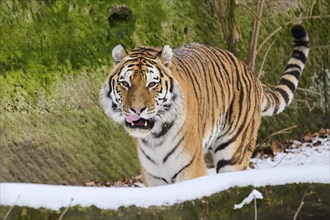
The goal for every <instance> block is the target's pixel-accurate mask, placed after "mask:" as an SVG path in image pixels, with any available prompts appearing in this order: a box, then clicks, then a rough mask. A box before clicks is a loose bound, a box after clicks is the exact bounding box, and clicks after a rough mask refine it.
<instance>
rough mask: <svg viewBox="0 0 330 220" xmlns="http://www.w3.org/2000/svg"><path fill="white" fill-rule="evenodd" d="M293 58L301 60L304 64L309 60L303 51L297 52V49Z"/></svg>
mask: <svg viewBox="0 0 330 220" xmlns="http://www.w3.org/2000/svg"><path fill="white" fill-rule="evenodd" d="M292 57H294V58H296V59H298V60H301V62H303V63H306V60H307V57H306V56H305V54H304V53H303V52H302V51H300V50H296V49H294V50H293V53H292Z"/></svg>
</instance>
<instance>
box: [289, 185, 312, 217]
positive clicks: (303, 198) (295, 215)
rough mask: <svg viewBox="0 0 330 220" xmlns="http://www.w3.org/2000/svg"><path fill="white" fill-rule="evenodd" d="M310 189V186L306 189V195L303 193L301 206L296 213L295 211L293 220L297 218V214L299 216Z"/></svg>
mask: <svg viewBox="0 0 330 220" xmlns="http://www.w3.org/2000/svg"><path fill="white" fill-rule="evenodd" d="M308 189H309V188H307V189H306V190H305V192H304V195H303V197H302V199H301V201H300V205H299V207H298V209H297V211H296V213H295V214H294V216H293V220H296V219H297V216H298V214H299V212H300V210H301V208H302V207H303V205H304V203H305V202H304V200H305V196H306V193H307V190H308Z"/></svg>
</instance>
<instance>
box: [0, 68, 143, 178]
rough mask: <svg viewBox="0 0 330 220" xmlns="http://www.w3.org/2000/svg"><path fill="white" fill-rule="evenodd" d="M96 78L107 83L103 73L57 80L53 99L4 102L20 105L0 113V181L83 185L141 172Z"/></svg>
mask: <svg viewBox="0 0 330 220" xmlns="http://www.w3.org/2000/svg"><path fill="white" fill-rule="evenodd" d="M97 74H100V75H101V76H103V77H104V78H105V72H103V71H102V70H100V71H97V72H96V73H94V74H87V73H81V74H79V75H76V76H67V77H65V78H58V79H57V81H56V83H55V85H54V89H53V92H52V93H50V94H47V92H46V91H45V90H42V89H39V94H38V95H37V96H36V98H35V99H33V100H29V99H28V98H25V97H24V96H21V97H20V98H16V99H13V101H12V102H2V103H1V104H2V106H1V107H2V109H4V108H7V109H8V108H9V107H10V106H12V105H13V102H14V105H13V106H16V107H17V106H22V108H21V110H20V111H12V112H10V111H3V112H1V116H0V130H1V133H0V140H1V142H0V148H1V161H0V166H1V173H0V177H1V181H18V182H38V183H56V184H80V185H81V184H84V183H85V182H88V181H101V182H106V181H108V180H114V179H121V178H125V177H130V176H133V175H137V174H138V173H139V168H138V162H137V157H136V153H135V149H134V147H133V146H132V143H131V138H130V137H129V136H128V135H127V133H126V132H125V131H124V130H123V128H122V127H121V126H119V125H117V124H114V123H113V122H112V121H111V120H110V119H109V118H107V117H106V116H105V114H104V113H103V109H102V108H101V107H100V105H99V101H98V91H99V89H100V87H101V84H102V80H100V79H101V78H102V77H98V75H97ZM95 76H97V77H95ZM15 95H20V94H19V93H16V94H15ZM31 103H32V104H31ZM23 107H24V108H23Z"/></svg>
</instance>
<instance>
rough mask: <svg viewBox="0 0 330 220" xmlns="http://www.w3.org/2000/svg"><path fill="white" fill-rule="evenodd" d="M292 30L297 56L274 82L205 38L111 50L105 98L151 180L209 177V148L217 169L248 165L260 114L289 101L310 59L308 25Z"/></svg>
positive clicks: (148, 181)
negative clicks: (266, 85)
mask: <svg viewBox="0 0 330 220" xmlns="http://www.w3.org/2000/svg"><path fill="white" fill-rule="evenodd" d="M291 33H292V37H293V49H292V55H291V57H290V59H289V61H288V64H287V66H286V68H285V70H284V71H283V74H282V76H281V78H280V81H279V83H278V85H277V86H276V87H274V88H264V87H263V86H262V84H261V82H260V80H259V79H258V77H256V75H255V74H254V73H253V71H252V70H251V68H249V66H248V65H247V64H245V63H244V62H243V61H241V60H240V59H239V58H237V57H236V56H235V55H234V54H233V53H231V52H229V51H227V50H224V49H218V48H215V47H211V46H207V45H204V44H199V43H189V44H187V45H184V46H182V47H179V48H177V49H175V50H172V49H171V47H170V46H169V45H165V46H163V47H149V46H141V47H137V48H135V49H133V50H131V51H129V52H127V51H126V50H125V49H124V47H123V46H122V45H117V46H115V47H114V48H113V50H112V58H113V62H114V65H113V68H112V70H111V71H110V74H109V75H108V77H107V79H106V81H105V83H104V84H103V85H102V88H101V90H100V102H101V103H102V106H103V108H104V112H105V114H106V115H107V116H109V117H110V118H111V119H112V120H113V121H114V122H116V123H119V124H121V125H123V126H124V128H125V130H126V131H127V132H128V134H129V135H130V136H131V137H132V140H133V143H134V145H135V148H136V151H137V157H138V160H139V163H140V168H141V173H142V178H143V182H144V184H145V185H146V186H159V185H165V184H173V183H179V182H182V181H186V180H190V179H194V178H197V177H202V176H205V175H207V174H208V169H207V167H206V162H205V154H206V153H208V152H210V153H211V155H212V157H213V161H214V165H215V170H216V172H217V173H222V172H230V171H240V170H244V169H247V167H248V164H249V161H250V158H251V155H252V153H253V151H254V148H255V145H256V139H257V131H258V128H259V126H260V121H261V117H262V116H272V115H276V114H278V113H280V112H282V111H283V110H284V108H285V107H286V106H288V105H289V104H290V103H291V101H292V99H293V95H294V92H295V90H296V88H297V85H298V81H299V79H300V77H301V74H302V71H303V69H304V66H305V63H306V60H307V57H308V52H309V46H308V44H309V39H308V34H307V31H306V29H305V28H304V26H303V25H300V24H296V25H294V26H293V27H292V29H291Z"/></svg>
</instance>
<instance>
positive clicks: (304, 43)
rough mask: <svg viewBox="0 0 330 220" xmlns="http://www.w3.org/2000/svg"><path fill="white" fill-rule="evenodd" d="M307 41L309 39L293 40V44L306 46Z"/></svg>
mask: <svg viewBox="0 0 330 220" xmlns="http://www.w3.org/2000/svg"><path fill="white" fill-rule="evenodd" d="M308 43H309V41H306V40H293V44H294V47H297V46H298V47H299V46H304V47H308Z"/></svg>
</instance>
